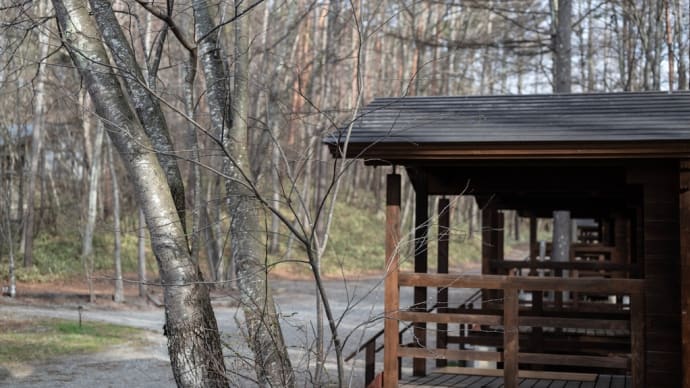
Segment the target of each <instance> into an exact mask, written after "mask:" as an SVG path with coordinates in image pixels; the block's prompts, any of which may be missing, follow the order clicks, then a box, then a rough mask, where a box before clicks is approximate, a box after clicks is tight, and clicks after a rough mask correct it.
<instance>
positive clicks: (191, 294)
mask: <svg viewBox="0 0 690 388" xmlns="http://www.w3.org/2000/svg"><path fill="white" fill-rule="evenodd" d="M53 5H54V7H55V10H56V16H57V20H58V23H59V24H60V31H61V35H62V40H63V43H64V44H65V46H66V48H67V50H68V51H69V53H70V56H71V57H72V61H73V62H74V64H75V66H76V68H77V69H78V70H79V73H80V75H81V76H82V79H83V80H84V81H83V82H84V84H85V85H86V87H87V89H88V91H89V95H90V96H91V99H92V101H93V102H94V106H95V108H96V112H97V113H98V115H99V116H100V117H102V119H103V122H104V123H105V125H106V126H107V129H108V134H109V136H110V138H111V140H112V141H113V144H114V145H115V147H116V148H117V150H118V152H119V154H120V156H121V157H122V160H123V162H124V165H125V168H126V169H127V171H128V173H129V175H130V178H131V180H132V184H133V186H134V189H135V192H136V197H137V199H138V201H139V204H140V205H141V207H142V208H143V210H144V214H145V217H146V223H147V224H148V227H149V231H150V233H151V242H152V246H153V251H154V254H155V255H156V259H157V261H158V265H159V269H160V278H161V283H162V286H163V291H164V298H165V299H164V300H165V307H166V308H165V316H166V324H165V334H166V335H167V337H168V352H169V354H170V361H171V366H172V369H173V375H174V377H175V381H176V383H177V385H178V386H180V387H226V386H227V385H228V382H227V378H226V376H225V363H224V360H223V354H222V349H221V344H220V336H219V332H218V327H217V323H216V319H215V316H214V314H213V309H212V307H211V301H210V297H209V292H208V287H207V286H206V285H205V283H203V278H202V277H201V273H200V271H199V268H198V266H197V265H196V264H195V263H194V262H193V261H192V259H191V257H190V255H189V251H188V247H187V241H186V237H185V233H184V230H183V228H182V223H181V219H180V215H179V213H178V211H177V208H176V206H175V201H174V199H173V194H172V193H171V189H170V187H169V186H168V180H167V177H166V174H165V171H164V169H163V167H162V166H161V164H160V163H159V161H158V159H157V156H156V153H153V152H151V150H152V149H153V144H152V141H151V139H150V138H149V137H148V136H147V134H146V132H145V131H144V129H143V127H142V125H141V123H140V122H139V121H137V117H136V115H135V113H134V112H133V111H132V110H131V108H130V104H129V101H128V99H127V97H126V95H125V93H124V92H123V90H122V88H121V87H120V83H119V80H118V79H117V77H116V75H115V74H114V73H113V71H112V67H111V66H110V63H109V60H108V55H107V53H106V50H105V47H104V46H103V44H102V41H101V39H100V33H99V29H98V28H97V27H96V24H95V22H94V20H93V19H92V18H91V14H90V10H89V7H88V6H87V4H86V3H85V1H84V0H54V1H53ZM111 27H112V26H111Z"/></svg>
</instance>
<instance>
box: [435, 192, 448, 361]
mask: <svg viewBox="0 0 690 388" xmlns="http://www.w3.org/2000/svg"><path fill="white" fill-rule="evenodd" d="M449 231H450V201H449V200H448V199H447V198H442V199H440V200H439V201H438V255H437V260H438V261H437V272H438V273H448V244H449V239H448V233H449ZM436 293H437V296H436V300H437V301H438V308H437V311H438V312H439V313H446V312H448V288H447V287H444V288H438V289H437V290H436ZM436 347H437V348H439V349H446V348H447V347H448V325H447V324H445V323H438V324H436ZM447 364H448V361H446V360H436V366H437V367H444V366H446V365H447Z"/></svg>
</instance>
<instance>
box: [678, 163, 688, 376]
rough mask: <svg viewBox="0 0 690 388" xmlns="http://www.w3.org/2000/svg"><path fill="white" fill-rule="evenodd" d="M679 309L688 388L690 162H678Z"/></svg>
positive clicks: (684, 367)
mask: <svg viewBox="0 0 690 388" xmlns="http://www.w3.org/2000/svg"><path fill="white" fill-rule="evenodd" d="M679 183H680V191H679V192H680V197H679V208H680V209H679V210H680V214H679V215H680V272H681V283H680V289H681V291H680V294H681V295H680V308H681V320H682V322H681V328H682V329H681V331H682V332H681V336H682V344H683V349H682V352H683V353H682V354H683V360H682V364H681V365H683V368H682V369H683V388H690V161H688V160H683V161H681V162H680V182H679Z"/></svg>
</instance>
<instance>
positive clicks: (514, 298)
mask: <svg viewBox="0 0 690 388" xmlns="http://www.w3.org/2000/svg"><path fill="white" fill-rule="evenodd" d="M503 298H504V299H503V378H504V380H505V382H504V384H505V387H506V388H517V387H518V352H519V338H520V333H519V331H518V312H519V308H520V305H519V304H518V290H517V289H516V288H512V287H511V288H506V289H505V290H504V292H503Z"/></svg>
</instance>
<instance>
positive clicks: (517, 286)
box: [384, 272, 645, 388]
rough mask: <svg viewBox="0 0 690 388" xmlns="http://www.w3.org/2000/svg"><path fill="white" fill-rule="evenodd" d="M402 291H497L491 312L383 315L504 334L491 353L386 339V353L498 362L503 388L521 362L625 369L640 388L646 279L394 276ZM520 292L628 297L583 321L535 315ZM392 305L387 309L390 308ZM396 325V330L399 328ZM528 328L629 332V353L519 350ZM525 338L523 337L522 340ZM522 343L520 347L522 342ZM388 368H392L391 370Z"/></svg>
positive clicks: (515, 378) (515, 377) (558, 314)
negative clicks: (616, 307)
mask: <svg viewBox="0 0 690 388" xmlns="http://www.w3.org/2000/svg"><path fill="white" fill-rule="evenodd" d="M397 283H398V286H400V287H435V288H439V289H443V288H475V289H481V290H496V291H493V293H494V294H495V295H500V296H501V297H500V299H498V300H496V301H494V303H492V307H493V308H491V309H478V310H474V311H471V310H463V309H444V310H442V311H444V312H433V311H427V312H424V311H421V312H420V311H406V310H398V309H396V310H395V311H391V312H388V313H387V316H386V319H388V320H396V321H398V323H400V322H402V323H405V322H410V323H424V322H429V323H436V324H466V325H471V326H478V327H490V328H492V330H494V331H495V330H496V329H498V330H497V331H498V332H499V333H501V334H500V335H501V336H502V341H500V344H499V345H500V346H497V347H496V348H497V350H495V351H481V350H477V349H449V348H430V347H428V346H427V347H424V348H422V347H414V346H405V345H402V344H401V340H400V339H399V336H396V339H397V340H396V341H390V340H388V341H386V343H385V349H384V352H394V354H395V355H396V358H400V357H411V358H418V359H419V358H431V359H446V360H468V361H469V360H472V361H492V362H497V363H502V365H503V376H504V379H505V386H506V387H508V388H511V387H517V386H518V371H519V365H520V364H533V365H541V366H543V365H567V366H577V367H592V368H613V369H619V370H621V369H625V370H627V371H629V373H630V374H631V378H632V382H633V386H634V387H642V386H643V377H644V364H645V363H644V299H643V292H644V281H643V280H638V279H600V278H579V279H578V278H541V277H522V276H500V275H457V274H430V273H405V272H400V273H398V282H397ZM520 291H522V292H523V293H524V292H528V293H532V294H533V296H534V295H537V294H539V295H541V294H542V293H543V292H549V291H550V292H555V293H563V292H572V293H596V294H610V295H626V296H628V297H629V300H630V303H629V304H628V305H626V306H624V307H623V308H622V309H620V308H619V310H618V311H617V313H616V312H612V313H610V314H602V313H601V312H599V313H598V315H590V316H588V317H584V318H583V317H582V316H580V314H578V313H577V312H575V313H573V311H571V312H570V313H567V312H563V311H561V312H558V311H556V312H552V314H547V312H546V311H538V312H535V311H533V310H532V309H531V308H529V307H530V306H523V308H522V310H521V307H520V298H519V293H520ZM389 307H390V306H389ZM398 327H399V326H398ZM521 327H522V328H528V327H530V328H532V329H533V330H538V331H540V332H541V331H543V330H551V331H562V330H564V329H568V330H580V331H583V332H586V331H587V330H604V331H606V330H608V331H619V332H621V331H622V332H626V333H629V334H628V335H629V347H626V350H627V351H623V352H621V351H620V349H618V350H617V351H616V353H615V354H605V355H591V354H577V352H571V353H573V354H567V353H564V352H560V353H558V354H556V353H547V352H536V351H533V349H532V350H530V351H524V350H522V349H521V347H520V336H521V333H520V328H521ZM525 335H527V334H524V333H523V337H524V336H525ZM524 342H525V341H524V339H523V343H524ZM389 369H390V370H389ZM393 374H395V375H396V376H397V374H398V367H397V366H396V365H394V364H392V363H390V362H389V363H386V364H385V370H384V379H385V377H386V376H393Z"/></svg>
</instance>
